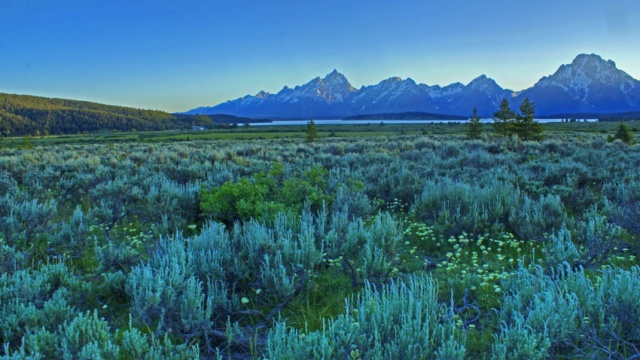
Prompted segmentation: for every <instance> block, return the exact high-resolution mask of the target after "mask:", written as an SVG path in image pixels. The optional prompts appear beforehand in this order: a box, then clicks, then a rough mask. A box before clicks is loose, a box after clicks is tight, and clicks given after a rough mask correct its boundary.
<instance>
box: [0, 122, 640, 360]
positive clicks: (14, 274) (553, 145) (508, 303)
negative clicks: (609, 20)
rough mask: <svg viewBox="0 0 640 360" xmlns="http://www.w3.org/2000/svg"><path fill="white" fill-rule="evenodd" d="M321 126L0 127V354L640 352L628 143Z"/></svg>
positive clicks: (633, 162) (535, 355)
mask: <svg viewBox="0 0 640 360" xmlns="http://www.w3.org/2000/svg"><path fill="white" fill-rule="evenodd" d="M558 126H560V125H558ZM562 126H565V125H562ZM567 126H568V125H567ZM593 126H596V125H593ZM247 132H248V130H247ZM334 135H336V134H334ZM337 135H345V137H336V136H330V137H328V134H326V133H323V132H321V133H320V139H319V140H317V141H316V142H312V143H305V142H304V141H303V139H301V138H300V137H297V138H275V139H253V140H243V141H241V140H211V139H200V138H199V136H200V135H192V136H193V138H191V139H190V141H179V140H186V136H182V137H181V138H180V139H174V140H175V141H173V142H167V141H158V142H140V141H137V140H136V141H132V142H122V143H104V144H86V145H83V144H73V145H69V144H49V145H47V146H38V145H39V144H38V143H37V142H36V143H35V144H33V145H35V146H33V145H32V144H30V145H31V146H30V147H24V146H23V147H21V148H20V149H18V148H17V147H6V146H5V148H3V149H1V150H0V271H1V275H0V342H1V343H2V344H3V345H4V346H3V348H2V349H0V354H1V355H2V356H3V357H4V358H7V359H22V358H24V359H27V358H28V359H38V358H42V359H51V358H67V359H98V358H105V359H167V358H175V359H185V358H198V357H200V358H220V359H229V358H231V359H244V358H249V359H252V358H255V359H261V358H266V359H321V358H324V359H354V360H355V359H461V358H470V359H481V358H486V359H548V358H576V357H581V358H595V359H601V358H602V359H605V358H606V359H628V358H638V357H640V345H638V344H640V326H639V325H638V324H639V323H640V267H639V264H640V261H639V259H638V258H639V257H640V238H639V236H640V146H639V145H626V144H624V143H622V142H621V141H614V142H607V134H604V133H599V132H593V133H579V132H576V131H557V132H548V133H547V136H546V138H545V139H544V140H543V141H540V142H529V141H520V140H518V138H517V137H505V138H496V137H493V136H491V135H489V134H483V135H482V136H481V138H480V139H479V140H466V139H465V138H464V137H463V136H462V135H458V134H429V133H428V132H425V131H423V132H422V133H420V132H417V133H415V134H411V133H409V134H406V135H398V134H396V135H389V136H377V137H366V136H365V137H352V136H349V134H348V133H345V134H337ZM136 136H138V135H136ZM203 136H204V135H203ZM4 145H7V141H5V144H4Z"/></svg>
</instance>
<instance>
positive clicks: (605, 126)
mask: <svg viewBox="0 0 640 360" xmlns="http://www.w3.org/2000/svg"><path fill="white" fill-rule="evenodd" d="M626 124H628V126H629V128H630V129H631V131H632V132H635V133H637V132H640V122H639V121H629V122H626ZM543 127H544V130H545V132H548V133H567V132H572V133H591V134H594V133H595V134H603V136H606V135H609V134H613V133H614V132H615V131H616V128H617V127H618V122H615V121H610V122H596V123H546V124H543ZM466 128H467V127H466V124H461V123H455V122H452V123H438V124H392V123H386V124H384V125H380V124H357V125H318V134H319V136H320V138H327V137H370V136H396V135H416V134H422V135H442V134H454V135H464V134H465V131H466ZM304 130H305V126H304V125H288V126H259V127H257V126H256V127H250V128H237V129H222V130H206V131H180V130H166V131H146V132H126V133H119V132H114V133H108V132H105V133H95V134H77V135H51V136H46V137H44V136H42V137H30V138H25V137H11V138H5V139H4V140H3V141H1V142H0V147H5V148H17V147H24V146H25V145H26V144H27V143H28V142H30V143H31V146H42V147H48V146H55V145H60V144H67V145H79V144H109V143H138V142H153V143H156V142H177V141H193V140H251V139H275V138H300V139H302V138H304ZM482 130H483V133H486V134H491V133H492V128H491V126H490V125H488V124H483V129H482Z"/></svg>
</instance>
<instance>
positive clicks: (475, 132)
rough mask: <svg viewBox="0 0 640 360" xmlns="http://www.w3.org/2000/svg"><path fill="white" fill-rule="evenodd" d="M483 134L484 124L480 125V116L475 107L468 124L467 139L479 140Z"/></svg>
mask: <svg viewBox="0 0 640 360" xmlns="http://www.w3.org/2000/svg"><path fill="white" fill-rule="evenodd" d="M481 132H482V124H480V116H478V110H477V109H476V108H475V107H474V108H473V115H471V117H470V118H469V123H468V124H467V138H468V139H477V138H479V137H480V133H481Z"/></svg>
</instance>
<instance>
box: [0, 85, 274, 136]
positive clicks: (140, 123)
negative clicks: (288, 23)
mask: <svg viewBox="0 0 640 360" xmlns="http://www.w3.org/2000/svg"><path fill="white" fill-rule="evenodd" d="M249 120H250V121H251V122H256V121H258V120H253V119H247V118H238V117H235V116H230V115H208V116H190V115H174V114H170V113H166V112H163V111H158V110H142V109H134V108H128V107H122V106H112V105H104V104H99V103H93V102H87V101H77V100H66V99H50V98H45V97H38V96H29V95H13V94H1V93H0V136H21V135H38V134H42V135H46V134H51V135H54V134H77V133H83V132H96V131H131V130H136V131H154V130H168V129H191V127H192V126H194V125H197V126H203V127H205V128H213V127H218V126H220V124H229V123H243V122H247V121H249ZM263 121H267V120H263Z"/></svg>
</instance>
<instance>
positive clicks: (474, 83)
mask: <svg viewBox="0 0 640 360" xmlns="http://www.w3.org/2000/svg"><path fill="white" fill-rule="evenodd" d="M488 86H490V87H498V84H497V83H496V82H495V80H493V79H492V78H490V77H487V75H484V74H482V75H480V76H478V77H477V78H475V79H473V80H471V82H469V84H467V87H472V88H473V87H488Z"/></svg>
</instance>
